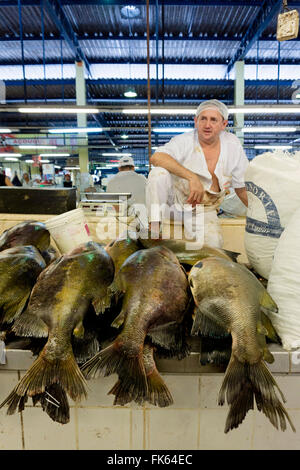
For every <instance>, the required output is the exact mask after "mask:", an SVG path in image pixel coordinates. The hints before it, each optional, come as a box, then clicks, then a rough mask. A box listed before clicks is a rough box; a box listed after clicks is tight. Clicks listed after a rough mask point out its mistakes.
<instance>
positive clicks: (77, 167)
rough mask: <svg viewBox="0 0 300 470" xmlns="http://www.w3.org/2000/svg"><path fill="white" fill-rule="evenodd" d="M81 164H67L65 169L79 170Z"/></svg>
mask: <svg viewBox="0 0 300 470" xmlns="http://www.w3.org/2000/svg"><path fill="white" fill-rule="evenodd" d="M79 169H80V167H79V166H65V170H79Z"/></svg>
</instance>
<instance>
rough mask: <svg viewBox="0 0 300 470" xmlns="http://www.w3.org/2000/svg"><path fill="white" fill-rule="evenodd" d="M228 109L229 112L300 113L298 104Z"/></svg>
mask: <svg viewBox="0 0 300 470" xmlns="http://www.w3.org/2000/svg"><path fill="white" fill-rule="evenodd" d="M228 111H229V114H294V113H300V106H295V105H291V106H290V107H284V106H278V107H277V108H275V107H268V105H266V106H262V107H261V108H259V107H255V106H245V107H244V108H239V107H235V108H229V109H228Z"/></svg>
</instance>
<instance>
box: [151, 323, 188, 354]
mask: <svg viewBox="0 0 300 470" xmlns="http://www.w3.org/2000/svg"><path fill="white" fill-rule="evenodd" d="M147 337H149V338H150V340H151V342H152V343H153V344H154V345H155V346H156V353H157V356H158V357H165V358H168V357H174V356H176V357H177V359H179V360H181V359H183V358H184V357H186V356H187V355H188V354H189V352H190V347H189V345H188V343H187V340H186V331H185V325H184V324H183V323H176V322H170V323H168V324H167V325H162V327H161V328H155V329H151V330H149V331H148V333H147Z"/></svg>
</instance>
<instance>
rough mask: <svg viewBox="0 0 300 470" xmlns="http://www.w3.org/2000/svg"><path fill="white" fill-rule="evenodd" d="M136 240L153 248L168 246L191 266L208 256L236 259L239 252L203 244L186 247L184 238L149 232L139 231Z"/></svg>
mask: <svg viewBox="0 0 300 470" xmlns="http://www.w3.org/2000/svg"><path fill="white" fill-rule="evenodd" d="M138 241H139V242H140V243H141V245H142V246H143V247H144V248H153V247H155V246H165V247H166V248H169V250H171V251H172V252H173V253H174V254H175V255H176V256H177V258H178V260H179V262H180V263H181V264H183V265H188V266H193V265H194V264H195V263H196V262H197V261H199V260H201V259H203V258H207V257H209V256H219V257H220V258H224V259H227V260H232V261H236V260H237V258H238V256H239V255H240V253H236V252H234V251H229V250H223V249H222V248H214V247H211V246H208V245H203V246H202V247H201V248H199V249H187V248H191V246H192V245H191V244H190V245H191V246H190V247H188V245H187V242H186V241H185V240H176V239H172V238H158V239H155V238H151V233H150V232H148V233H141V237H140V238H138Z"/></svg>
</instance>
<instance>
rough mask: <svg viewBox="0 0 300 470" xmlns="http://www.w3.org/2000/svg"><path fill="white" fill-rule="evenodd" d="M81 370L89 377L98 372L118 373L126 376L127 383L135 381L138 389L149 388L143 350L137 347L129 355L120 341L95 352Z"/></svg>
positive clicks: (105, 373) (94, 375) (106, 373)
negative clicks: (133, 352)
mask: <svg viewBox="0 0 300 470" xmlns="http://www.w3.org/2000/svg"><path fill="white" fill-rule="evenodd" d="M81 371H82V372H83V374H84V375H85V377H86V378H87V379H90V378H94V377H96V376H97V374H98V373H100V374H101V375H104V376H108V375H111V374H114V373H116V374H118V375H119V376H121V377H122V378H123V377H124V381H125V383H126V381H128V383H130V384H131V383H134V384H135V387H136V388H137V390H141V391H143V393H146V392H147V390H148V386H147V378H146V373H145V368H144V363H143V355H142V350H141V349H140V348H139V349H136V350H135V354H130V355H129V354H128V353H127V352H126V350H124V349H123V347H122V343H121V342H118V341H115V342H114V343H112V344H111V345H110V346H107V347H106V348H105V349H102V351H100V352H98V353H97V354H95V356H94V357H92V358H91V359H90V360H89V361H87V362H86V363H85V364H83V366H81Z"/></svg>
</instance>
